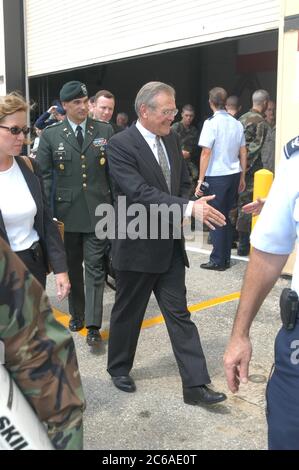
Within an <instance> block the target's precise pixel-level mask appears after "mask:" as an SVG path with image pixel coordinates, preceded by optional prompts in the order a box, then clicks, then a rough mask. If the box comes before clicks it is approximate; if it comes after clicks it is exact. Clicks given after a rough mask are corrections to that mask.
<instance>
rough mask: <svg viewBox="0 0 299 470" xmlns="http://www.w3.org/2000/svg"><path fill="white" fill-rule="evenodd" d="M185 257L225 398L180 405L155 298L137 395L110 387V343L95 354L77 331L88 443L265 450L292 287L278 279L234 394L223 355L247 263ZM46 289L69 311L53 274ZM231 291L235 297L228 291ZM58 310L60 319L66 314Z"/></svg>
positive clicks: (196, 317)
mask: <svg viewBox="0 0 299 470" xmlns="http://www.w3.org/2000/svg"><path fill="white" fill-rule="evenodd" d="M190 248H191V249H192V250H194V248H195V249H197V247H195V246H194V244H190ZM205 248H206V249H209V247H208V246H205ZM188 255H189V258H190V264H191V267H190V269H189V270H187V277H186V285H187V289H188V305H190V306H191V310H195V311H193V313H192V319H193V321H194V322H195V324H196V325H197V327H198V330H199V332H200V336H201V340H202V344H203V348H204V351H205V354H206V358H207V362H208V367H209V372H210V375H211V378H212V383H213V385H214V386H215V389H217V390H219V391H224V392H225V393H227V395H228V400H227V401H226V402H224V403H223V404H219V405H217V406H215V407H214V408H213V409H211V410H210V411H209V410H207V409H205V408H201V407H193V406H189V405H185V404H184V403H183V400H182V390H181V381H180V377H179V374H178V369H177V365H176V362H175V359H174V355H173V353H172V350H171V345H170V342H169V338H168V335H167V331H166V327H165V324H163V323H161V322H160V321H161V319H160V318H159V316H160V311H159V307H158V305H157V303H156V301H155V299H154V298H152V299H151V300H150V303H149V306H148V309H147V313H146V319H147V320H148V325H147V326H148V327H147V328H144V329H143V330H142V332H141V335H140V339H139V343H138V349H137V353H136V358H135V364H134V368H133V370H132V377H133V378H134V380H135V382H136V386H137V391H136V393H133V394H127V393H124V392H121V391H119V390H117V389H116V388H115V387H114V386H113V384H112V382H111V380H110V376H109V375H108V373H107V372H106V361H107V354H106V352H107V341H104V343H103V347H102V350H101V351H100V353H99V354H97V355H94V354H91V352H90V350H89V347H88V346H87V344H86V338H85V336H84V335H82V334H79V333H76V334H74V339H75V343H76V349H77V354H78V359H79V365H80V373H81V377H82V380H83V385H84V390H85V396H86V402H87V408H86V411H85V448H86V449H94V450H96V449H97V450H101V449H106V450H107V449H111V450H113V449H120V450H128V449H130V450H135V449H144V450H154V449H155V450H157V449H159V450H173V449H177V450H186V451H188V450H203V449H211V450H214V449H266V448H267V433H266V422H265V413H264V409H265V400H264V393H265V386H266V380H267V377H268V374H269V372H270V369H271V365H272V361H273V341H274V337H275V333H276V331H277V330H278V328H279V327H280V321H279V311H278V302H279V296H280V292H281V289H282V288H283V287H288V286H289V281H288V280H285V279H279V280H278V282H277V284H276V286H275V287H274V289H273V290H272V292H271V294H270V295H269V296H268V298H267V299H266V301H265V303H264V305H263V306H262V308H261V311H260V313H259V315H258V317H257V319H256V321H255V322H254V325H253V328H252V335H251V336H252V341H253V359H252V363H251V369H250V381H249V384H248V385H246V386H244V385H243V386H242V388H241V390H240V392H239V393H238V394H236V395H234V396H233V395H232V394H230V393H229V392H228V389H227V386H226V382H225V379H224V372H223V366H222V356H223V352H224V349H225V345H226V343H227V340H228V337H229V334H230V330H231V326H232V321H233V317H234V314H235V310H236V306H237V300H236V298H237V297H238V292H239V290H240V286H241V282H242V278H243V274H244V270H245V268H246V261H242V260H240V259H236V260H233V263H232V267H231V268H230V269H229V270H227V271H224V272H214V271H204V270H202V269H200V267H199V265H200V263H202V262H205V261H207V260H208V256H207V255H206V254H205V253H201V252H196V251H189V252H188ZM48 294H49V297H50V300H51V302H52V304H53V306H54V307H56V308H59V310H60V311H61V312H67V303H66V302H63V303H62V304H60V305H58V304H57V302H56V300H55V297H54V294H55V292H54V284H53V278H52V277H51V276H50V278H49V286H48ZM229 294H233V295H232V296H231V297H227V296H228V295H229ZM113 298H114V293H113V291H111V290H110V289H109V288H106V291H105V299H104V304H105V310H104V323H103V329H104V330H105V331H106V332H108V329H109V316H110V312H111V308H112V305H113ZM231 298H232V299H233V300H231ZM213 299H216V300H213ZM204 302H205V303H204ZM192 306H193V307H192ZM58 315H59V318H61V319H62V321H66V320H67V319H66V318H65V317H63V316H60V315H61V314H58ZM125 334H126V332H125V331H124V335H125Z"/></svg>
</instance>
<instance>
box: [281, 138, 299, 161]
mask: <svg viewBox="0 0 299 470" xmlns="http://www.w3.org/2000/svg"><path fill="white" fill-rule="evenodd" d="M283 151H284V154H285V156H286V158H287V159H289V158H291V156H292V155H293V154H294V153H295V152H298V151H299V136H297V137H294V138H293V139H292V140H290V141H289V142H288V143H287V144H286V145H285V146H284V148H283Z"/></svg>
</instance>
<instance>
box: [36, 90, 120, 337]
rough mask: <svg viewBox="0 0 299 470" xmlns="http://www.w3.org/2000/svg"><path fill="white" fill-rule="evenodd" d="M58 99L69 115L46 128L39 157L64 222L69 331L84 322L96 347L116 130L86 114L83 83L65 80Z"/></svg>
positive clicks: (52, 200)
mask: <svg viewBox="0 0 299 470" xmlns="http://www.w3.org/2000/svg"><path fill="white" fill-rule="evenodd" d="M60 100H61V103H62V106H63V108H64V109H65V111H66V119H65V121H63V122H60V123H58V124H53V125H52V126H50V127H48V128H46V129H45V130H44V131H43V133H42V136H41V140H40V144H39V147H38V152H37V160H38V162H39V164H40V167H41V170H42V173H43V180H44V186H45V192H46V196H47V198H48V201H49V203H51V205H52V207H53V211H54V216H55V217H56V218H57V219H58V220H62V221H63V222H64V224H65V235H64V242H65V249H66V253H67V262H68V266H69V276H70V281H71V292H70V295H69V310H70V314H71V316H72V319H71V321H70V324H69V327H70V330H71V331H79V330H81V329H82V328H83V327H84V321H85V324H86V327H87V328H88V334H87V343H88V344H89V345H90V346H92V345H94V344H98V343H99V342H100V340H101V337H100V334H99V329H100V328H101V324H102V311H103V292H104V284H105V269H104V262H103V258H104V253H105V250H106V246H107V241H106V240H99V239H98V238H97V237H96V235H95V225H96V222H97V219H96V216H95V210H96V207H97V206H98V205H99V204H100V203H107V204H109V203H111V194H110V186H109V182H108V179H107V171H106V170H107V168H106V165H107V161H106V145H107V141H108V139H109V138H110V137H111V135H112V134H113V129H112V128H111V126H110V125H109V124H106V123H104V122H97V121H95V120H93V119H90V118H89V117H88V94H87V89H86V86H85V85H84V84H83V83H81V82H78V81H72V82H68V83H66V84H65V85H64V86H63V87H62V89H61V91H60ZM83 261H84V266H85V293H84V279H83V267H82V264H83Z"/></svg>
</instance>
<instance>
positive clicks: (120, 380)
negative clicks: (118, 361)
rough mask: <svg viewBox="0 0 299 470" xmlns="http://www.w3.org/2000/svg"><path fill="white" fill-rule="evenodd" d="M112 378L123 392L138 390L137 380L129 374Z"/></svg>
mask: <svg viewBox="0 0 299 470" xmlns="http://www.w3.org/2000/svg"><path fill="white" fill-rule="evenodd" d="M111 379H112V382H113V383H114V385H115V387H117V388H119V389H120V390H122V391H123V392H129V393H133V392H135V390H136V385H135V382H134V380H133V379H132V378H131V377H130V376H129V375H118V376H114V377H113V376H111Z"/></svg>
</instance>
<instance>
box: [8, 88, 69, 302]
mask: <svg viewBox="0 0 299 470" xmlns="http://www.w3.org/2000/svg"><path fill="white" fill-rule="evenodd" d="M27 110H28V105H27V103H26V102H25V101H24V99H23V97H22V96H20V95H19V94H17V93H10V94H8V95H6V96H2V97H0V236H1V237H2V238H3V239H4V240H5V241H6V242H7V243H8V244H9V245H10V246H11V248H12V250H13V251H14V252H15V253H16V254H17V255H18V256H19V257H20V258H21V260H22V261H23V263H24V264H25V265H26V267H27V268H28V270H29V271H30V272H31V273H32V274H33V275H34V276H35V277H36V279H37V280H38V281H39V282H40V283H41V284H42V286H43V287H45V285H46V275H47V269H48V268H47V266H48V264H49V263H50V265H51V266H52V268H53V272H54V274H55V279H56V287H57V298H58V299H59V300H62V299H64V298H65V297H66V296H67V295H68V293H69V289H70V283H69V277H68V274H67V264H66V256H65V251H64V246H63V242H62V239H61V236H60V234H59V231H58V229H57V226H56V224H55V222H54V221H53V219H52V215H51V211H50V208H49V207H48V206H47V203H46V201H45V197H44V190H43V183H42V178H41V177H40V173H39V168H38V165H37V163H36V162H35V161H34V160H32V159H30V162H31V164H32V169H33V171H32V170H31V168H30V166H29V165H27V164H26V161H25V160H24V159H23V158H22V157H20V156H19V154H20V152H21V150H22V147H23V145H24V144H26V143H27V141H26V137H27V135H28V134H29V129H28V127H27V125H26V118H27Z"/></svg>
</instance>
